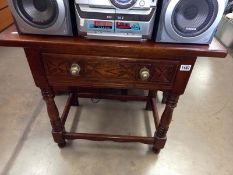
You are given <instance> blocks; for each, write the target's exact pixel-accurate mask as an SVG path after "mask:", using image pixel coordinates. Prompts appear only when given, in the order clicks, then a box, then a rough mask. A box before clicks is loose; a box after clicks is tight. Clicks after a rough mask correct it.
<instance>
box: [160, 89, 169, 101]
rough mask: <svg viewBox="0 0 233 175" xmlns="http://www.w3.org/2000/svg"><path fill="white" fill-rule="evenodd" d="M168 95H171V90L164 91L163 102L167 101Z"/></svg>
mask: <svg viewBox="0 0 233 175" xmlns="http://www.w3.org/2000/svg"><path fill="white" fill-rule="evenodd" d="M168 96H169V92H168V91H164V92H163V99H162V103H163V104H166V103H167V99H168Z"/></svg>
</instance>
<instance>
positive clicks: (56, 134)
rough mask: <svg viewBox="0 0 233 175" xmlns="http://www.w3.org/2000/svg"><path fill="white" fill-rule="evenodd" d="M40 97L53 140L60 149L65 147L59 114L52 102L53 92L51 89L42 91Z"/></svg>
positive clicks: (63, 129)
mask: <svg viewBox="0 0 233 175" xmlns="http://www.w3.org/2000/svg"><path fill="white" fill-rule="evenodd" d="M42 95H43V98H44V100H45V102H46V105H47V111H48V115H49V118H50V122H51V125H52V135H53V139H54V141H55V142H56V143H57V144H58V146H59V147H60V148H63V147H64V146H65V145H66V141H65V139H64V137H63V132H64V131H65V128H64V126H63V125H62V123H61V119H60V117H59V112H58V109H57V106H56V104H55V101H54V97H55V95H54V92H53V91H52V90H51V89H43V90H42Z"/></svg>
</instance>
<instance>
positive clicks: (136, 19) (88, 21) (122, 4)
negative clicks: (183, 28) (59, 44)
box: [75, 0, 157, 41]
mask: <svg viewBox="0 0 233 175" xmlns="http://www.w3.org/2000/svg"><path fill="white" fill-rule="evenodd" d="M156 5H157V0H101V1H99V0H89V1H84V0H75V8H76V16H77V24H78V26H77V27H78V31H79V34H80V35H82V36H86V37H87V38H92V39H107V40H108V39H109V40H112V39H114V40H127V41H141V40H144V39H151V35H152V32H153V26H154V19H155V15H156Z"/></svg>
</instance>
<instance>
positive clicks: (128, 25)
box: [116, 22, 141, 30]
mask: <svg viewBox="0 0 233 175" xmlns="http://www.w3.org/2000/svg"><path fill="white" fill-rule="evenodd" d="M116 28H117V29H123V30H124V29H126V30H141V27H140V25H139V24H138V23H127V22H117V23H116Z"/></svg>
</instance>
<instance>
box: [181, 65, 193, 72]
mask: <svg viewBox="0 0 233 175" xmlns="http://www.w3.org/2000/svg"><path fill="white" fill-rule="evenodd" d="M191 68H192V66H191V65H181V66H180V71H184V72H189V71H191Z"/></svg>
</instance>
